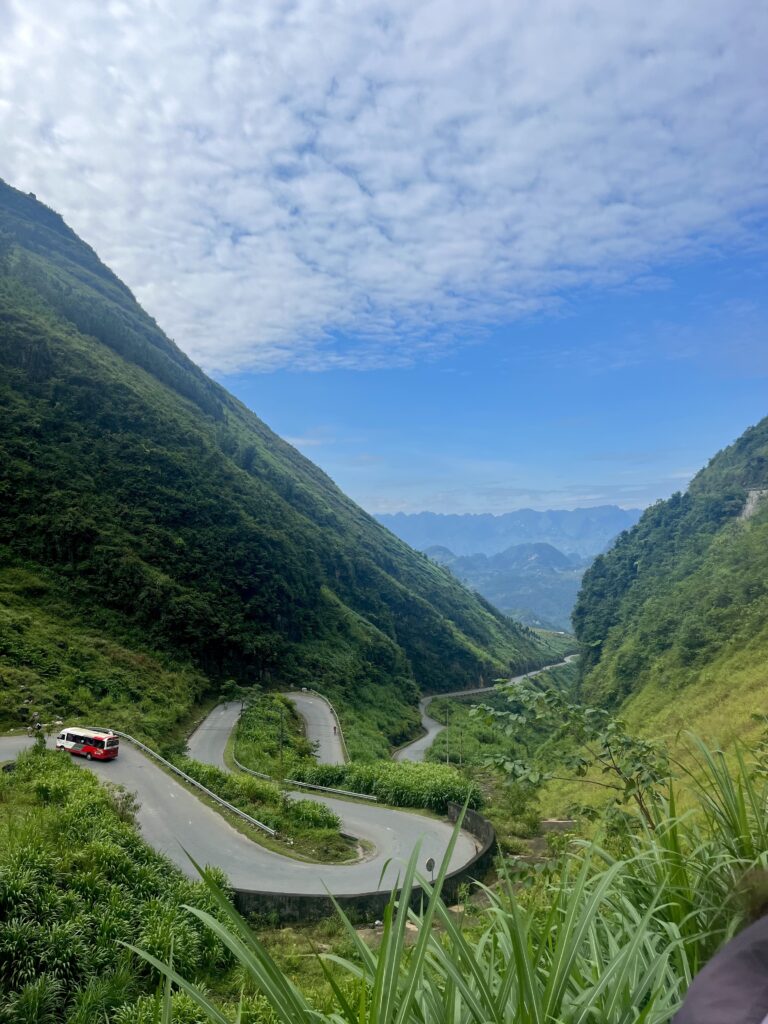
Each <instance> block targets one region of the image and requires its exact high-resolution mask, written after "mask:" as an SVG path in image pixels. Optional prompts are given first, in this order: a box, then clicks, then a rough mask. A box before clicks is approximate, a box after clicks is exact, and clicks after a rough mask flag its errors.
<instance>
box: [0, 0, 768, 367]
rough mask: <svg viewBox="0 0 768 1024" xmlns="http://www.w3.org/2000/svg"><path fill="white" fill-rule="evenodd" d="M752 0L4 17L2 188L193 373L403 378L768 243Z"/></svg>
mask: <svg viewBox="0 0 768 1024" xmlns="http://www.w3.org/2000/svg"><path fill="white" fill-rule="evenodd" d="M767 44H768V7H766V5H760V4H755V3H753V2H751V0H731V2H730V3H728V4H724V3H718V2H716V0H712V2H709V0H703V2H701V3H696V4H694V3H691V2H690V0H664V2H661V0H651V2H648V3H643V4H637V3H630V2H628V0H627V2H618V3H613V4H607V3H605V2H601V0H592V2H589V0H551V2H547V3H535V2H532V0H531V2H528V0H498V2H496V0H481V2H479V3H474V4H467V3H464V2H459V0H433V2H430V0H425V2H422V3H418V4H414V3H412V2H411V0H407V2H406V0H402V2H401V0H387V2H377V0H356V2H355V3H354V4H345V3H341V2H336V3H334V2H329V0H264V2H262V3H259V4H253V3H245V2H244V0H240V2H237V3H236V2H233V0H218V2H213V0H187V2H186V3H185V4H178V3H176V4H174V3H171V2H170V0H166V2H162V0H130V2H127V0H126V2H123V0H90V2H84V0H69V2H68V3H66V4H61V3H54V2H53V0H33V2H27V0H23V2H22V0H11V2H10V3H7V2H6V3H3V0H0V139H1V140H2V144H1V145H0V176H2V177H4V178H5V179H6V180H8V181H9V182H10V183H11V184H14V185H16V186H17V187H19V188H23V189H26V190H32V191H35V192H36V193H37V194H38V196H39V197H40V198H42V199H43V200H44V201H46V202H48V203H49V204H50V205H52V206H54V207H56V208H57V209H58V210H60V211H61V212H62V213H63V214H64V215H65V217H66V219H67V220H68V222H69V223H70V224H71V225H72V226H73V227H74V228H75V230H76V231H78V233H80V234H81V235H82V236H83V237H85V239H86V240H87V241H89V242H90V243H91V244H92V245H93V246H94V247H95V248H96V249H97V251H98V252H99V254H100V255H101V256H102V258H103V259H104V260H105V261H106V262H108V263H109V264H110V265H111V266H112V267H113V269H115V271H116V272H117V273H118V274H119V275H120V276H121V277H122V278H123V279H124V280H125V281H126V282H127V283H128V284H129V285H130V286H131V287H132V288H133V290H134V291H135V293H136V294H137V296H138V298H139V299H140V301H141V302H142V303H143V304H144V305H145V306H146V308H147V309H148V310H149V311H150V312H151V313H152V314H153V315H154V316H155V317H156V318H157V319H158V321H159V322H160V324H161V325H162V326H163V327H164V328H165V329H166V330H167V331H168V333H169V334H170V335H171V336H172V337H174V338H175V339H176V341H177V342H178V343H179V344H180V345H181V346H182V348H184V349H185V350H186V351H187V352H189V353H190V355H192V357H193V358H194V359H196V360H197V361H198V362H200V363H201V364H202V365H203V366H204V367H206V368H207V369H209V370H213V371H217V372H222V373H226V372H231V371H235V370H241V369H249V368H256V369H269V368H273V367H277V366H295V367H302V368H323V367H328V366H349V367H374V366H397V365H404V364H408V363H409V362H412V361H414V360H418V359H422V358H429V357H430V356H431V355H432V354H433V353H435V352H439V351H441V350H443V348H444V347H445V346H450V345H454V344H457V343H460V342H461V341H462V340H464V339H466V338H467V337H470V336H472V335H475V334H477V333H478V332H481V331H482V329H483V328H484V327H485V326H490V325H493V324H498V323H503V322H507V321H509V320H512V319H515V318H517V317H520V316H524V315H527V314H529V313H531V312H534V311H538V310H541V309H546V308H548V307H550V306H552V305H556V304H557V303H558V302H559V301H561V300H562V297H563V296H564V295H566V294H567V293H568V292H569V291H570V290H571V289H573V288H580V287H604V286H607V285H613V284H617V283H626V282H628V281H635V280H641V279H642V278H643V277H644V276H645V275H647V274H648V273H649V271H650V270H651V269H652V268H658V267H659V266H661V265H663V264H664V262H665V261H668V260H673V259H680V258H684V259H685V258H689V257H693V256H698V255H700V254H701V253H702V252H703V251H707V250H711V249H712V248H714V247H719V246H728V247H731V246H737V247H744V246H749V245H753V244H755V237H754V233H753V229H752V226H751V220H752V218H754V216H755V214H756V213H757V212H758V211H760V210H764V209H765V205H766V197H767V193H768V189H767V188H766V181H768V178H766V166H767V165H768V160H767V158H768V137H767V136H768V133H767V132H766V119H765V116H764V113H765V112H764V106H763V104H764V98H765V95H766V94H768V88H767V87H768V81H766V71H765V69H766V62H765V53H766V50H767V49H768V46H767Z"/></svg>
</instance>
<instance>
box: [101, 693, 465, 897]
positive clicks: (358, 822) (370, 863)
mask: <svg viewBox="0 0 768 1024" xmlns="http://www.w3.org/2000/svg"><path fill="white" fill-rule="evenodd" d="M287 696H290V698H291V699H292V700H293V699H294V698H295V697H299V698H301V702H299V701H298V700H297V701H296V704H297V707H298V708H299V713H300V714H302V715H303V714H304V709H305V708H309V709H310V711H311V715H308V717H307V719H306V721H307V738H308V739H309V740H311V741H317V740H318V739H321V738H322V736H323V735H325V737H326V739H327V738H328V737H330V740H331V743H330V744H329V746H330V756H335V757H340V754H341V744H340V742H339V740H338V734H337V736H336V737H334V735H333V722H334V721H335V719H334V716H333V712H332V711H331V709H330V708H329V706H328V705H327V704H326V702H325V701H324V700H322V698H318V697H314V698H313V697H312V695H311V694H305V693H301V694H293V693H291V694H287ZM240 708H241V705H240V702H239V701H231V702H230V703H229V704H221V705H220V706H219V707H217V708H214V710H213V711H212V712H211V713H210V715H208V717H207V718H206V719H205V721H204V722H203V723H202V724H201V725H200V726H199V727H198V728H197V729H196V730H195V732H194V733H193V734H192V736H190V738H189V744H188V746H189V755H190V757H193V758H195V760H196V761H203V762H205V763H206V764H215V765H219V766H222V765H223V764H224V760H223V754H224V748H225V746H226V743H227V737H228V736H229V734H230V732H231V731H232V730H233V729H234V727H235V725H236V724H237V719H238V717H239V715H240ZM334 739H335V740H336V743H335V745H334V743H333V741H334ZM122 756H123V755H122V747H121V753H120V757H122ZM340 760H341V761H342V763H343V759H341V758H340ZM332 763H338V762H332ZM291 796H293V797H295V798H296V799H303V800H307V799H310V800H316V801H317V802H319V803H323V804H325V805H326V806H327V807H330V808H331V810H333V811H335V813H336V814H338V816H339V818H340V819H341V827H342V831H344V832H347V833H348V834H349V835H352V836H356V837H357V838H358V839H364V840H366V841H367V842H368V843H370V844H371V845H372V846H373V847H374V850H375V852H374V853H372V854H371V856H370V857H369V858H367V859H366V860H365V861H362V862H359V863H357V864H346V865H342V864H333V865H318V864H312V865H306V864H298V863H297V862H296V861H292V860H290V859H289V858H286V857H280V856H279V855H274V856H277V857H278V859H279V860H280V861H287V863H288V864H289V865H291V868H292V869H293V871H292V872H291V878H292V879H293V880H292V881H291V884H290V885H285V886H282V885H280V886H276V885H274V884H273V883H272V882H270V883H269V884H268V885H267V884H261V885H258V886H257V885H253V884H251V885H244V886H242V888H259V889H269V890H270V891H283V889H287V890H290V891H295V892H313V893H316V892H325V888H324V886H323V882H325V883H326V884H327V885H328V888H329V889H330V890H331V892H333V893H356V892H374V891H375V890H377V889H384V890H388V889H391V888H392V885H393V884H394V881H395V879H396V877H397V874H398V872H399V871H400V870H401V868H402V865H403V864H404V863H405V861H407V860H408V858H409V857H410V855H411V851H412V850H413V848H414V846H415V845H416V844H417V843H418V842H419V841H421V856H420V861H421V863H422V865H424V864H425V863H426V861H427V860H428V859H429V858H430V857H432V858H434V859H435V861H437V863H440V861H441V859H442V856H443V854H444V853H445V850H446V848H447V845H448V841H449V840H450V838H451V834H452V828H451V826H450V825H448V824H447V823H445V822H442V821H435V820H434V819H432V818H426V817H424V816H423V815H420V814H412V813H409V812H408V811H392V810H388V809H386V808H383V807H379V806H378V805H377V804H371V803H362V802H361V803H353V802H352V801H350V800H336V799H334V798H333V797H325V796H319V795H318V794H316V793H309V792H307V791H296V792H293V793H291ZM476 849H477V843H476V841H475V839H474V838H473V836H471V835H470V834H469V833H468V832H462V833H461V835H460V836H459V841H458V843H457V845H456V850H455V851H454V856H453V859H452V860H451V870H453V869H454V868H458V867H461V866H462V865H463V864H466V863H467V861H468V860H470V859H471V858H472V857H473V856H474V855H475V851H476ZM390 858H391V859H392V864H390V865H389V866H387V861H388V860H389V859H390ZM211 863H214V862H213V861H211ZM217 863H218V862H217ZM221 866H222V867H223V868H224V870H225V871H227V873H228V874H229V876H230V879H232V883H233V885H235V886H238V887H239V883H237V882H235V880H234V877H233V875H232V873H231V870H230V869H229V868H228V867H227V865H226V864H224V863H222V864H221ZM296 869H298V871H297V870H296ZM382 871H383V872H385V874H384V878H385V881H384V882H383V883H382V885H379V877H380V876H381V874H382ZM284 876H285V872H281V879H282V878H283V877H284ZM299 885H301V886H302V888H298V886H299ZM307 885H311V888H307V887H306V886H307Z"/></svg>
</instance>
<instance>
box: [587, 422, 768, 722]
mask: <svg viewBox="0 0 768 1024" xmlns="http://www.w3.org/2000/svg"><path fill="white" fill-rule="evenodd" d="M766 491H768V419H766V420H763V421H762V422H761V423H759V424H758V425H757V426H755V427H753V428H751V429H750V430H748V431H747V432H746V433H745V434H744V435H743V436H742V437H741V438H739V440H738V441H736V443H735V444H733V445H732V446H731V447H730V448H728V449H726V450H725V451H723V452H720V453H719V454H718V455H717V456H715V458H713V459H712V461H711V462H710V464H709V465H708V466H707V467H706V468H705V469H703V470H702V471H701V472H700V473H699V474H698V475H697V476H696V477H695V478H694V480H693V481H692V483H691V485H690V487H689V489H688V491H687V492H686V493H685V494H676V495H674V496H673V497H672V498H670V499H669V501H662V502H657V503H656V504H655V505H653V506H652V507H651V508H649V509H648V510H647V512H646V513H645V514H644V515H643V517H642V519H641V520H640V522H639V523H638V525H637V526H635V527H634V528H633V529H632V530H630V531H629V532H627V533H624V534H622V536H621V537H620V538H619V540H618V541H617V542H616V544H615V545H614V547H613V548H612V549H611V551H609V552H608V553H607V554H606V555H603V556H601V557H599V558H598V559H597V560H596V561H595V563H594V564H593V566H592V567H591V569H590V570H589V571H588V572H587V573H586V575H585V577H584V585H583V588H582V591H581V594H580V596H579V600H578V603H577V605H576V609H575V612H574V618H573V621H574V625H575V628H576V633H577V636H578V638H579V640H580V641H581V644H582V647H583V650H584V667H585V672H586V674H585V678H584V681H583V692H584V694H585V696H587V697H588V698H589V699H590V700H592V701H598V702H603V703H607V702H612V703H617V702H619V701H622V700H625V699H626V698H627V697H629V696H633V697H634V696H638V698H639V697H641V696H642V693H644V692H647V693H650V692H653V694H654V698H653V700H654V703H655V705H656V707H655V709H654V708H651V707H650V701H645V702H644V704H643V714H644V715H645V716H646V718H647V716H648V715H649V713H650V714H653V713H654V710H658V708H659V706H660V705H666V706H668V707H669V708H671V707H672V706H673V705H675V704H676V705H677V707H678V709H679V712H680V718H679V720H678V721H679V723H680V724H683V723H686V724H690V722H691V717H690V715H691V711H692V705H688V706H687V702H688V701H689V700H691V701H693V700H695V699H696V695H695V688H696V687H698V688H700V690H701V693H702V696H703V694H704V693H705V692H708V693H709V697H710V703H711V701H712V700H713V699H716V700H719V701H730V700H732V698H733V697H734V696H735V692H736V691H738V688H739V685H742V680H739V683H736V678H737V674H738V673H739V672H741V670H742V669H743V668H744V667H745V666H744V665H743V663H742V662H743V659H742V658H741V655H742V653H746V652H748V655H747V660H748V661H749V663H750V664H751V665H752V666H753V667H754V668H755V669H756V670H757V666H758V665H759V664H760V662H761V661H764V658H765V653H766V651H768V501H766V500H765V494H764V493H763V492H766ZM747 510H748V511H749V514H748V515H745V514H744V513H745V512H746V511H747ZM745 682H747V681H746V680H745ZM684 686H685V687H688V688H689V690H688V691H687V692H686V697H685V698H683V699H681V698H680V697H679V696H678V691H680V690H681V689H682V687H684ZM748 686H749V689H750V693H751V698H750V700H749V701H748V702H747V703H748V704H751V708H750V709H749V710H755V708H756V707H757V706H758V701H759V698H758V697H757V695H756V692H755V687H757V686H759V670H757V675H756V676H755V677H754V678H750V679H749V680H748ZM763 686H764V683H763ZM745 688H746V687H745ZM763 694H764V690H763ZM689 695H690V696H689ZM720 710H721V714H720V717H721V719H722V725H725V724H726V718H727V711H726V710H725V708H724V706H723V705H722V704H721V705H720ZM734 710H735V706H734ZM749 710H746V709H742V708H740V709H739V711H738V715H739V718H740V721H731V723H729V724H730V726H732V727H734V728H741V727H743V726H744V723H745V722H746V720H747V719H748V717H749ZM686 712H687V713H688V716H689V717H688V718H687V720H686V717H685V716H686ZM696 713H697V715H698V713H699V709H698V708H697V712H696ZM669 724H670V725H673V722H672V720H670V723H669Z"/></svg>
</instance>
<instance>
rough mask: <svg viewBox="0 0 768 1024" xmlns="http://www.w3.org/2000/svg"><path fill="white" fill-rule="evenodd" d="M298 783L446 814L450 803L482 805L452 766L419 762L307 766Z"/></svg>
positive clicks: (301, 770)
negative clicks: (368, 794)
mask: <svg viewBox="0 0 768 1024" xmlns="http://www.w3.org/2000/svg"><path fill="white" fill-rule="evenodd" d="M295 777H296V780H297V782H307V783H310V784H311V785H314V786H330V787H332V788H337V789H348V790H350V791H352V792H355V793H370V794H371V795H372V796H375V797H377V798H378V799H379V800H381V801H382V802H384V803H388V804H395V805H397V806H399V807H423V808H425V809H427V810H432V811H441V812H444V811H445V810H446V808H447V805H448V803H449V802H455V803H460V804H463V803H464V801H465V800H467V799H468V800H469V806H470V807H473V808H477V807H479V806H480V805H481V802H482V798H481V794H480V790H479V789H478V787H477V786H476V785H475V784H474V783H473V782H470V781H469V780H467V779H466V778H465V777H464V776H463V775H462V774H461V773H460V772H459V771H457V769H455V768H452V767H450V766H449V765H442V764H430V763H427V762H422V763H419V762H416V761H374V762H372V763H371V764H360V763H359V762H352V763H350V764H343V765H334V764H315V763H312V762H305V763H303V764H301V765H299V766H297V768H296V771H295Z"/></svg>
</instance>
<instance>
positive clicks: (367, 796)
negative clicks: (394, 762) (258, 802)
mask: <svg viewBox="0 0 768 1024" xmlns="http://www.w3.org/2000/svg"><path fill="white" fill-rule="evenodd" d="M232 760H233V762H234V764H235V767H236V768H239V769H240V771H241V772H245V774H246V775H254V776H255V777H256V778H257V779H266V780H267V781H268V782H274V781H276V780H275V779H273V778H272V776H271V775H265V774H264V772H257V771H256V770H255V769H254V768H246V767H245V765H244V764H241V763H240V762H239V761H238V760H237V758H236V757H235V755H234V754H233V755H232ZM283 782H285V783H287V784H288V785H289V786H298V787H299V788H300V789H317V790H319V791H320V792H321V793H333V795H334V796H352V797H354V798H355V799H356V800H370V801H371V802H372V803H378V802H379V798H378V797H377V796H373V795H372V794H371V793H353V792H352V791H351V790H349V789H333V788H331V786H317V785H315V783H313V782H299V780H298V779H283Z"/></svg>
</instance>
